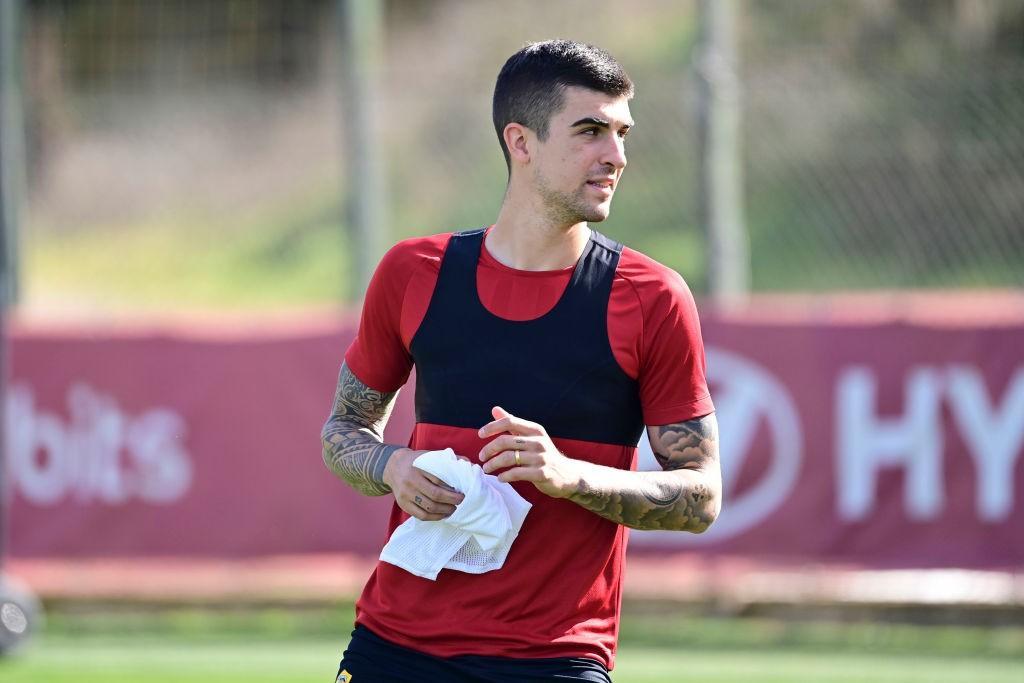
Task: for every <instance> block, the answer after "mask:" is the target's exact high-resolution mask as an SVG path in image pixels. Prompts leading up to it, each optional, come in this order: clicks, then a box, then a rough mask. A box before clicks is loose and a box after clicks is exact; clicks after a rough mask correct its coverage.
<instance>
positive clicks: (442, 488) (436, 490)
mask: <svg viewBox="0 0 1024 683" xmlns="http://www.w3.org/2000/svg"><path fill="white" fill-rule="evenodd" d="M417 471H418V472H419V473H420V474H421V475H422V476H423V479H421V480H419V481H415V480H414V482H413V490H414V491H413V492H414V494H415V493H419V494H421V495H423V497H424V498H427V499H430V500H432V501H437V502H438V503H445V504H448V505H458V504H459V503H461V502H462V501H463V500H464V499H465V498H466V496H464V495H463V494H462V493H461V492H460V491H458V490H456V489H453V488H452V487H451V486H449V485H448V484H446V483H445V482H444V481H442V480H440V479H438V478H437V477H434V476H433V475H430V474H428V473H426V472H424V471H423V470H420V469H418V468H417Z"/></svg>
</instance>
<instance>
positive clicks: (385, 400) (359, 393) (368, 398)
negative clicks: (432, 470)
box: [320, 363, 400, 496]
mask: <svg viewBox="0 0 1024 683" xmlns="http://www.w3.org/2000/svg"><path fill="white" fill-rule="evenodd" d="M397 394H398V392H389V393H383V392H380V391H376V390H375V389H371V388H370V387H368V386H366V385H365V384H363V383H362V382H361V381H359V378H357V377H356V376H355V375H353V374H352V372H351V371H350V370H349V369H348V366H346V365H345V364H344V363H343V364H342V366H341V372H340V374H339V375H338V388H337V391H336V392H335V395H334V409H333V410H332V411H331V416H330V417H329V418H327V422H326V423H325V424H324V428H323V430H322V431H321V432H320V441H321V443H322V445H323V457H324V463H325V464H326V465H327V467H328V468H329V469H330V470H331V471H332V472H334V474H335V475H336V476H338V477H340V478H341V479H344V480H345V481H346V482H348V483H349V484H351V485H352V486H353V487H354V488H355V489H356V490H358V491H359V492H361V493H364V494H366V495H369V496H380V495H384V494H385V493H388V492H389V490H390V489H388V487H387V485H386V484H385V483H384V467H385V466H386V465H387V463H388V459H389V458H390V457H391V455H392V454H393V453H394V452H395V451H397V450H400V447H398V446H389V445H388V444H385V443H383V441H382V434H383V432H384V425H385V424H386V423H387V421H388V415H390V413H391V408H392V407H393V406H394V400H395V396H396V395H397Z"/></svg>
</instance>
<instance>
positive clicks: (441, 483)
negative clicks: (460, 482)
mask: <svg viewBox="0 0 1024 683" xmlns="http://www.w3.org/2000/svg"><path fill="white" fill-rule="evenodd" d="M463 460H466V461H467V462H468V461H469V458H463ZM420 471H421V472H422V471H423V470H420ZM423 476H424V477H426V478H427V481H429V482H430V483H431V484H433V485H434V486H440V487H441V488H443V489H448V490H449V491H454V492H456V493H458V492H459V490H458V489H457V488H455V487H453V486H451V485H450V484H448V482H446V481H445V480H444V479H440V478H438V477H435V476H434V475H433V474H430V473H429V472H423Z"/></svg>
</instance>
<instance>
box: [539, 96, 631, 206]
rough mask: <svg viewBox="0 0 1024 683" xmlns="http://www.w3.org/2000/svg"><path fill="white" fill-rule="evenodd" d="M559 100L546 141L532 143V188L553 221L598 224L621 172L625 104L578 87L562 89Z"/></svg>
mask: <svg viewBox="0 0 1024 683" xmlns="http://www.w3.org/2000/svg"><path fill="white" fill-rule="evenodd" d="M564 98H565V103H564V105H563V107H562V109H561V110H560V111H558V112H557V113H555V114H553V115H552V116H551V120H550V121H549V122H548V138H547V140H545V141H543V142H540V141H539V140H538V141H537V142H536V153H535V154H534V155H533V156H532V158H531V166H533V168H532V172H533V180H534V184H535V187H536V189H537V192H538V194H539V195H540V197H541V199H542V200H543V202H544V205H545V207H546V208H547V209H548V211H549V212H550V215H551V217H552V218H553V219H555V220H556V221H558V222H560V223H564V224H576V223H579V222H581V221H595V222H597V221H603V220H604V219H606V218H608V214H609V213H610V212H611V205H612V195H613V194H614V193H615V188H616V186H617V185H618V182H619V178H621V177H622V171H623V169H625V168H626V151H625V148H624V146H623V145H624V143H625V138H626V134H627V133H628V132H629V129H630V128H631V127H632V125H633V118H632V117H631V116H630V115H629V101H628V100H627V99H626V98H625V97H613V96H611V95H606V94H604V93H602V92H598V91H595V90H589V89H587V88H579V87H570V88H566V90H565V94H564Z"/></svg>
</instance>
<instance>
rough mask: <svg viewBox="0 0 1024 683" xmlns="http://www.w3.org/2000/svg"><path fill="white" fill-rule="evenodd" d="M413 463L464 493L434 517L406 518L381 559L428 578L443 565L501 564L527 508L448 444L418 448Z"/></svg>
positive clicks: (480, 569)
mask: <svg viewBox="0 0 1024 683" xmlns="http://www.w3.org/2000/svg"><path fill="white" fill-rule="evenodd" d="M413 465H414V466H415V467H417V468H419V469H421V470H423V471H424V472H429V473H430V474H432V475H434V476H435V477H437V478H438V479H440V480H441V481H443V482H445V483H446V484H448V485H449V486H451V487H452V488H454V489H457V490H458V491H461V492H462V493H463V494H464V495H465V498H464V499H463V501H462V502H461V503H459V504H458V505H457V506H456V507H455V512H453V513H452V514H451V515H450V516H448V517H447V518H445V519H442V520H438V521H436V522H424V521H423V520H420V519H416V518H415V517H410V518H409V519H407V520H406V521H404V522H403V523H402V524H400V525H399V527H398V528H397V529H395V532H394V533H393V534H391V538H390V539H389V540H388V542H387V544H386V545H385V546H384V549H383V550H382V551H381V553H380V559H381V560H383V561H384V562H388V563H390V564H393V565H395V566H398V567H401V568H402V569H405V570H406V571H408V572H411V573H413V574H415V575H416V576H421V577H423V578H425V579H430V580H431V581H436V580H437V575H438V574H439V573H440V571H441V570H442V569H456V570H458V571H462V572H468V573H470V574H483V573H484V572H489V571H492V570H494V569H500V568H501V566H502V565H503V564H504V563H505V558H506V557H507V556H508V551H509V549H510V548H511V547H512V542H513V541H515V540H516V536H518V535H519V530H520V529H521V528H522V526H523V521H524V520H525V519H526V513H528V512H529V511H530V508H531V507H532V506H531V505H530V503H529V502H527V500H526V499H525V498H523V497H522V496H520V495H519V494H518V493H516V490H515V489H514V488H512V485H511V484H507V483H505V482H503V481H500V480H499V479H498V478H497V477H496V476H494V475H491V474H486V473H485V472H484V471H483V470H482V469H481V468H480V466H479V465H474V464H471V463H469V462H467V461H465V460H459V459H458V457H456V455H455V452H454V451H452V449H450V448H446V449H444V450H443V451H430V452H428V453H423V454H421V455H420V456H419V457H417V458H416V460H415V461H413Z"/></svg>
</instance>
